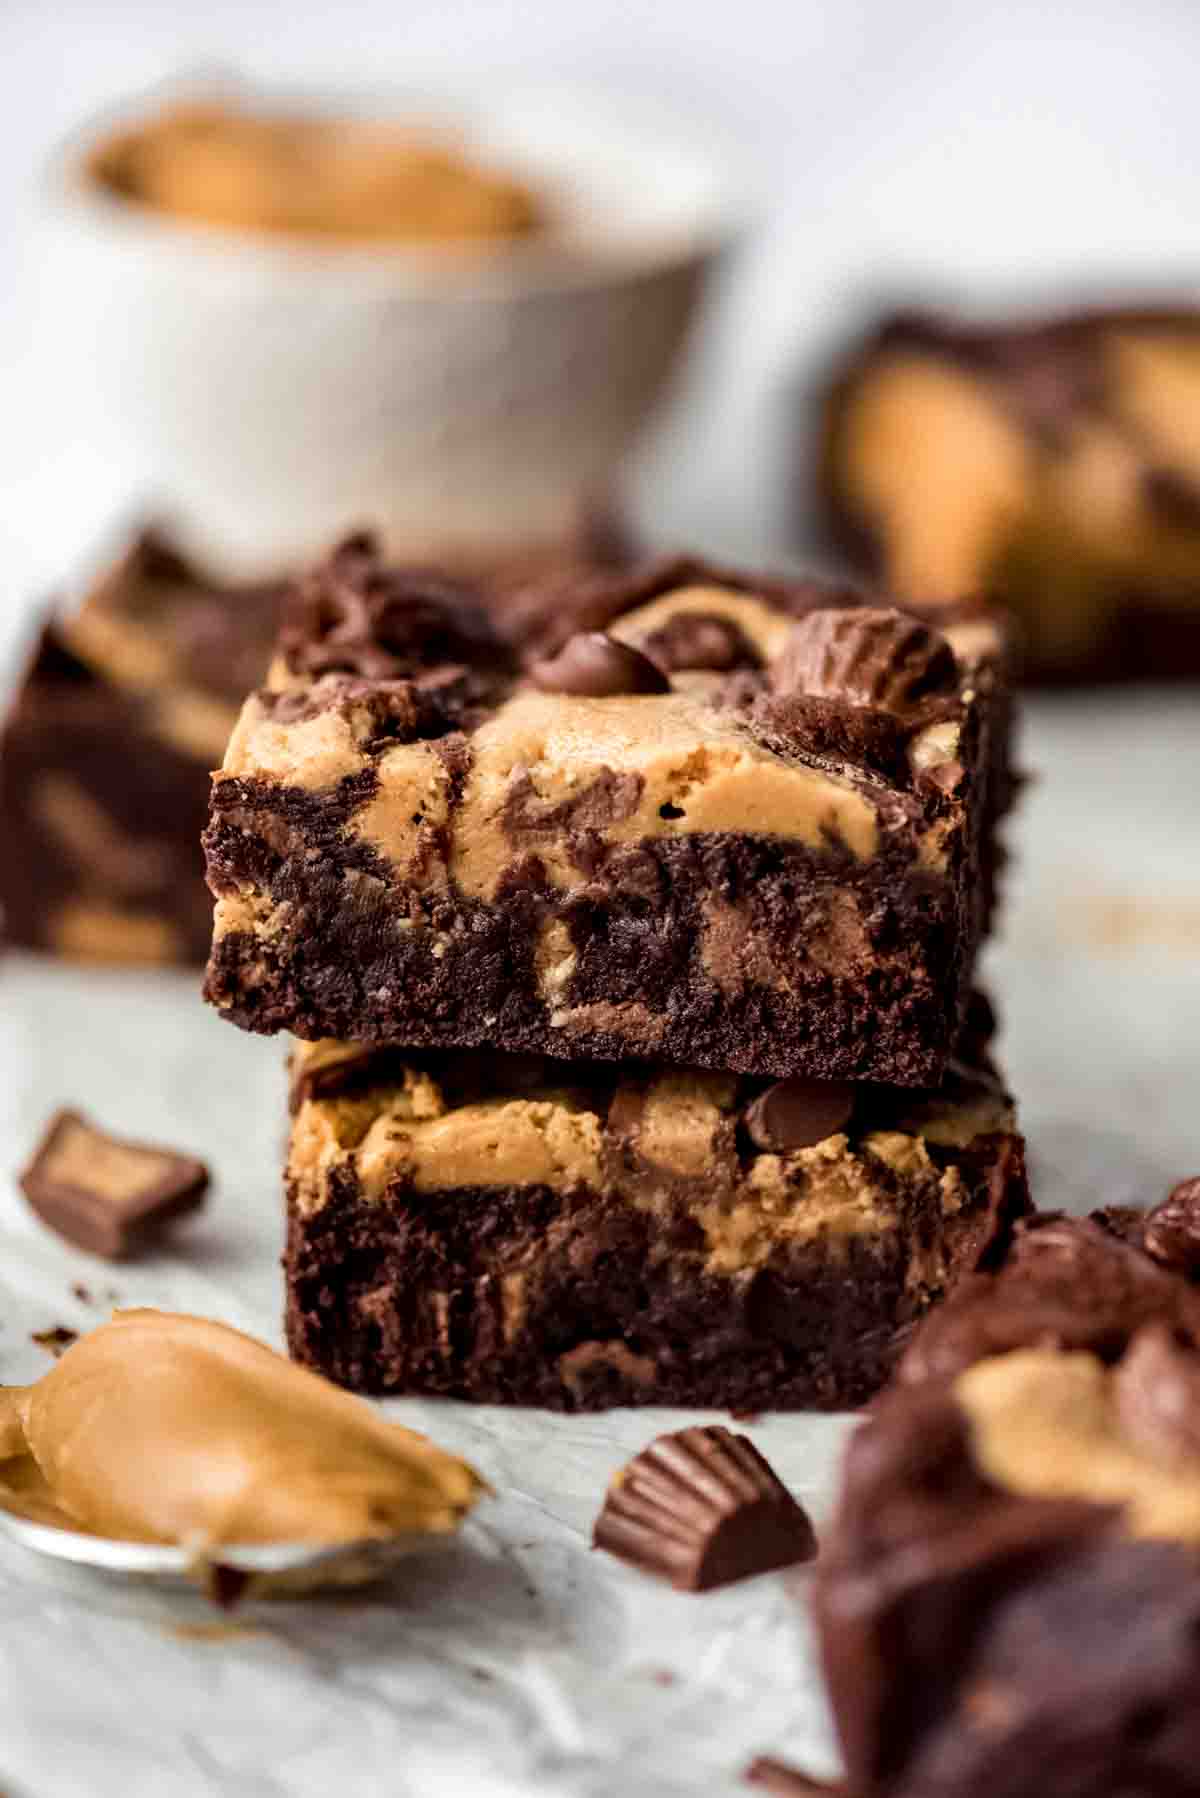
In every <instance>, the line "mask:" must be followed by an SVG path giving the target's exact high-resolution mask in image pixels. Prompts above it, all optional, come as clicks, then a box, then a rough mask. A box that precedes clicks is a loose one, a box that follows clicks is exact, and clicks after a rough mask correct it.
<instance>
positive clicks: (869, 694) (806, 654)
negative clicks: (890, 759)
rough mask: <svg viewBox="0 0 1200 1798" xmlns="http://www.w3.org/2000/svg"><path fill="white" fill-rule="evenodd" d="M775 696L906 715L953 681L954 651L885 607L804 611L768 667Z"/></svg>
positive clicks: (938, 635)
mask: <svg viewBox="0 0 1200 1798" xmlns="http://www.w3.org/2000/svg"><path fill="white" fill-rule="evenodd" d="M771 673H772V681H773V684H774V686H775V688H776V691H778V692H781V693H793V692H799V693H808V694H813V695H815V696H816V697H818V698H825V699H844V700H848V701H849V703H850V704H851V705H861V706H877V707H880V708H882V709H883V710H884V711H887V712H909V711H912V710H913V709H914V708H915V707H916V706H917V705H919V704H920V702H921V701H922V700H924V699H928V698H929V697H930V696H931V695H933V694H936V693H948V692H950V691H951V690H952V689H953V687H954V685H955V681H956V678H957V668H956V664H955V660H954V651H953V650H952V649H951V647H950V645H949V643H948V642H947V641H946V639H945V637H943V636H942V634H941V632H940V631H937V630H934V629H933V628H932V627H931V626H930V625H927V624H922V623H921V622H920V620H919V619H916V618H912V617H909V616H908V615H907V614H905V613H904V612H899V611H896V610H895V608H894V607H891V606H863V607H860V608H859V609H858V610H857V611H845V610H822V611H819V612H810V613H809V615H808V617H807V618H802V619H801V620H800V622H799V623H798V624H795V625H793V626H792V632H791V636H790V637H789V638H788V642H787V646H786V648H785V649H784V651H783V653H782V655H781V656H779V658H778V659H777V661H776V662H775V664H774V666H773V668H772V671H771Z"/></svg>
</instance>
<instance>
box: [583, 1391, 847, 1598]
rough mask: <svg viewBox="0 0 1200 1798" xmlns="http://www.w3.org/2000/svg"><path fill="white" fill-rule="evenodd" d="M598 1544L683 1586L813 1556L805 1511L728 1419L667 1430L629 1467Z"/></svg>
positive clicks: (730, 1579) (746, 1575)
mask: <svg viewBox="0 0 1200 1798" xmlns="http://www.w3.org/2000/svg"><path fill="white" fill-rule="evenodd" d="M592 1546H593V1547H594V1548H603V1549H606V1550H607V1551H608V1553H609V1554H612V1555H616V1557H617V1559H618V1560H622V1561H627V1562H628V1563H629V1564H630V1566H632V1567H637V1568H639V1569H640V1570H641V1571H642V1572H643V1573H648V1574H651V1575H653V1576H654V1577H655V1578H656V1579H661V1580H665V1581H667V1583H668V1584H670V1585H672V1586H675V1587H677V1588H678V1589H679V1590H680V1591H682V1592H709V1591H712V1590H713V1589H714V1588H715V1587H717V1586H728V1585H732V1584H733V1583H734V1582H735V1581H737V1580H743V1579H751V1578H753V1577H754V1576H755V1575H756V1574H759V1573H770V1572H772V1571H774V1570H775V1569H778V1568H781V1567H792V1566H795V1565H796V1564H797V1563H798V1562H801V1561H808V1560H811V1559H812V1557H813V1555H814V1554H815V1553H816V1536H815V1534H814V1532H813V1527H812V1524H811V1522H810V1521H809V1518H808V1515H807V1513H806V1512H805V1511H804V1510H803V1508H802V1507H801V1506H800V1505H799V1504H798V1503H797V1502H796V1500H795V1499H794V1498H793V1497H792V1495H791V1493H790V1492H789V1491H788V1489H787V1487H786V1486H785V1485H784V1484H783V1482H782V1481H781V1480H780V1479H779V1478H778V1476H777V1475H776V1473H775V1472H774V1470H773V1469H772V1467H771V1466H770V1465H769V1463H768V1462H767V1461H765V1460H764V1459H763V1457H762V1456H761V1455H760V1454H759V1452H758V1450H757V1449H756V1448H755V1447H754V1444H753V1443H752V1442H751V1441H750V1440H749V1438H748V1437H746V1436H737V1435H735V1434H734V1433H733V1431H732V1430H727V1429H725V1428H724V1427H723V1426H722V1425H720V1424H714V1425H711V1426H709V1427H708V1428H704V1429H699V1428H693V1429H686V1430H678V1431H676V1432H675V1433H674V1434H673V1435H669V1436H660V1437H658V1438H657V1440H656V1441H654V1442H652V1443H651V1444H650V1446H649V1447H648V1448H645V1449H643V1450H642V1452H641V1454H640V1455H636V1456H635V1457H634V1459H633V1460H632V1461H630V1462H629V1464H628V1466H626V1467H624V1468H622V1470H621V1472H620V1473H619V1474H618V1475H617V1477H616V1479H615V1480H614V1481H613V1483H612V1485H611V1486H610V1487H609V1490H608V1494H607V1496H606V1498H605V1500H604V1506H603V1509H602V1510H601V1512H600V1515H599V1517H598V1518H597V1519H596V1525H595V1529H594V1530H593V1533H592Z"/></svg>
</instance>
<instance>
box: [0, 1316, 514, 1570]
mask: <svg viewBox="0 0 1200 1798" xmlns="http://www.w3.org/2000/svg"><path fill="white" fill-rule="evenodd" d="M484 1490H485V1486H484V1482H483V1481H482V1480H481V1479H480V1477H479V1475H478V1474H476V1473H475V1472H474V1471H473V1469H472V1468H470V1467H469V1466H468V1465H467V1464H466V1462H465V1461H460V1460H459V1459H458V1458H457V1457H456V1456H454V1455H450V1454H447V1453H445V1452H444V1451H443V1450H442V1449H440V1448H438V1447H436V1445H435V1444H434V1443H432V1442H430V1441H428V1440H427V1439H426V1438H425V1437H424V1436H420V1435H418V1434H416V1432H415V1431H413V1430H406V1429H404V1428H402V1427H401V1426H400V1425H398V1424H394V1423H390V1422H388V1421H387V1420H386V1419H385V1418H383V1417H381V1416H379V1415H378V1414H377V1413H376V1412H375V1411H373V1410H372V1409H371V1407H370V1406H369V1405H366V1404H364V1403H363V1401H362V1400H361V1399H357V1398H353V1397H351V1396H350V1395H349V1394H348V1393H345V1392H342V1391H339V1389H338V1388H337V1387H336V1386H333V1385H332V1384H330V1382H329V1381H327V1380H324V1379H322V1378H320V1377H319V1376H318V1375H316V1374H312V1373H308V1372H306V1371H305V1370H304V1369H303V1368H300V1367H296V1366H294V1365H293V1364H292V1363H291V1362H290V1361H286V1360H284V1358H283V1357H282V1356H281V1355H277V1354H275V1353H274V1352H273V1351H272V1350H271V1349H269V1348H267V1347H265V1346H264V1344H262V1343H261V1342H256V1341H255V1340H254V1338H253V1337H250V1336H244V1335H243V1334H242V1333H241V1332H240V1331H239V1330H234V1329H230V1328H229V1327H228V1326H227V1325H225V1324H220V1323H214V1322H212V1321H211V1320H209V1319H206V1318H202V1317H188V1316H181V1315H178V1314H173V1313H171V1312H165V1311H151V1310H136V1311H119V1312H117V1313H115V1315H114V1316H113V1318H112V1320H111V1321H110V1322H109V1323H106V1324H103V1325H101V1327H100V1328H99V1329H97V1330H93V1331H92V1332H91V1333H90V1334H89V1335H87V1336H84V1337H82V1338H81V1339H80V1340H79V1341H78V1342H77V1343H75V1345H74V1346H73V1347H72V1348H70V1349H68V1350H67V1352H66V1353H65V1354H64V1355H63V1356H62V1358H61V1360H59V1361H58V1362H57V1363H56V1365H55V1366H54V1367H53V1368H52V1370H51V1371H50V1372H49V1373H48V1374H46V1375H45V1376H44V1377H43V1378H42V1379H40V1380H38V1381H37V1382H36V1384H34V1385H32V1386H11V1387H5V1388H0V1503H2V1504H3V1505H4V1506H5V1507H6V1508H7V1509H9V1510H11V1511H15V1512H17V1513H18V1514H20V1515H22V1516H25V1517H28V1518H32V1519H33V1520H35V1521H37V1522H41V1523H52V1524H57V1525H59V1526H60V1527H63V1528H68V1529H73V1530H81V1531H84V1532H86V1533H88V1534H92V1535H97V1536H106V1537H110V1538H112V1539H114V1540H117V1541H134V1542H159V1543H174V1544H179V1545H181V1546H184V1547H188V1548H192V1549H194V1550H195V1551H196V1553H197V1555H198V1556H201V1555H203V1554H205V1553H206V1552H207V1551H210V1550H211V1549H213V1548H214V1547H217V1546H218V1545H220V1544H242V1545H248V1544H253V1543H276V1542H311V1543H314V1544H318V1543H319V1544H330V1545H334V1544H339V1543H349V1542H365V1541H386V1540H388V1539H389V1538H393V1537H396V1536H403V1535H410V1534H426V1533H427V1534H429V1535H431V1536H436V1535H444V1534H447V1533H449V1532H451V1531H453V1530H454V1529H456V1528H457V1526H458V1524H459V1523H460V1522H461V1521H462V1519H463V1518H464V1517H465V1516H466V1514H467V1513H468V1511H470V1509H471V1508H472V1506H473V1505H474V1504H475V1502H476V1500H477V1499H478V1498H479V1496H480V1495H481V1493H482V1492H483V1491H484Z"/></svg>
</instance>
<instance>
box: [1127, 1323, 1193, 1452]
mask: <svg viewBox="0 0 1200 1798" xmlns="http://www.w3.org/2000/svg"><path fill="white" fill-rule="evenodd" d="M1113 1393H1114V1396H1115V1398H1116V1406H1117V1417H1118V1419H1119V1421H1120V1425H1121V1431H1122V1434H1123V1435H1124V1436H1125V1437H1126V1438H1127V1439H1128V1440H1129V1441H1130V1442H1132V1443H1134V1444H1135V1445H1136V1446H1137V1447H1138V1448H1140V1449H1142V1450H1143V1451H1144V1452H1145V1453H1146V1454H1148V1455H1150V1456H1152V1457H1153V1458H1154V1459H1155V1460H1156V1461H1162V1462H1164V1463H1165V1464H1166V1465H1167V1466H1174V1465H1177V1464H1178V1463H1179V1462H1181V1461H1182V1462H1187V1461H1192V1462H1195V1461H1197V1460H1200V1355H1198V1354H1197V1353H1196V1350H1195V1348H1194V1347H1192V1348H1185V1347H1183V1346H1182V1344H1181V1343H1179V1342H1177V1341H1176V1339H1175V1338H1174V1337H1173V1336H1172V1334H1171V1332H1170V1330H1169V1329H1167V1328H1166V1327H1165V1326H1164V1325H1163V1324H1148V1325H1146V1327H1145V1328H1144V1329H1142V1330H1139V1331H1138V1333H1137V1335H1136V1336H1135V1337H1134V1339H1133V1341H1132V1343H1131V1344H1130V1346H1129V1348H1128V1349H1127V1350H1126V1352H1125V1354H1124V1356H1123V1357H1122V1359H1121V1362H1120V1365H1119V1366H1118V1368H1117V1371H1116V1374H1115V1375H1114V1377H1113Z"/></svg>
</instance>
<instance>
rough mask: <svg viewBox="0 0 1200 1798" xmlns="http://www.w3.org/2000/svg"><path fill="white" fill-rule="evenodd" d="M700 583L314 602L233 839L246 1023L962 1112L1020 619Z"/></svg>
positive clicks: (283, 660)
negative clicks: (1008, 666)
mask: <svg viewBox="0 0 1200 1798" xmlns="http://www.w3.org/2000/svg"><path fill="white" fill-rule="evenodd" d="M943 622H944V624H945V630H944V631H943V630H939V629H934V628H932V627H931V626H929V625H928V624H927V623H925V622H924V621H923V620H922V619H920V618H918V617H916V616H915V615H909V614H906V613H902V612H899V611H896V610H895V609H894V608H891V607H888V606H885V605H882V604H875V603H871V602H870V601H869V600H868V599H866V598H864V597H863V596H860V595H858V594H854V593H850V592H847V591H845V590H843V589H836V588H830V587H827V586H824V585H821V584H820V583H815V582H811V581H803V582H795V583H791V584H780V583H773V582H769V581H765V580H758V579H756V578H754V577H749V576H744V575H738V574H732V573H729V572H728V571H724V570H719V569H713V568H709V567H706V566H704V565H703V564H699V563H695V562H690V561H685V560H675V561H671V562H668V563H658V564H655V565H652V566H650V567H648V568H643V569H640V570H637V571H634V572H632V573H630V574H629V575H627V576H620V577H611V578H609V577H606V578H596V579H590V580H576V581H573V582H572V581H569V580H568V581H555V580H550V581H548V582H547V583H546V584H545V585H544V586H541V587H535V588H534V589H532V590H526V591H524V592H523V593H522V594H521V596H520V604H519V605H514V606H512V607H510V608H508V609H506V610H503V611H502V612H501V611H498V610H495V609H494V610H493V613H492V615H491V616H490V617H489V615H488V614H487V612H486V610H485V607H484V605H483V604H482V602H481V598H480V595H479V593H478V592H477V591H474V590H472V589H471V588H470V587H469V586H466V585H464V584H462V583H461V582H456V581H452V580H450V579H448V578H443V579H440V580H439V579H435V578H433V577H430V576H425V575H417V574H413V573H411V572H405V571H402V570H395V569H388V568H386V567H384V566H382V565H381V563H380V560H379V558H378V555H377V553H376V551H375V548H374V545H373V544H372V543H371V541H370V540H369V539H366V538H355V539H351V540H349V541H348V542H346V543H345V544H343V545H341V546H340V547H339V548H338V549H337V550H336V551H335V552H334V553H333V555H332V556H331V557H330V558H329V559H328V561H327V562H325V563H324V564H323V565H322V566H320V567H319V568H317V569H316V570H315V571H314V572H313V573H312V574H311V575H310V576H309V577H308V578H307V579H306V580H304V581H302V582H300V583H298V585H297V588H296V589H295V592H294V594H293V596H292V600H291V603H290V608H289V612H288V616H287V619H286V621H285V626H284V629H283V632H282V634H281V641H280V648H279V655H278V656H277V658H276V663H275V667H274V670H273V675H272V679H271V682H270V683H269V685H268V686H267V687H266V688H265V689H263V690H261V691H259V692H257V693H255V694H254V695H252V696H251V697H250V699H249V700H248V701H247V703H246V706H245V708H244V710H243V712H242V716H241V719H240V722H239V724H238V726H237V729H236V731H235V732H234V735H233V737H232V740H231V742H230V745H229V749H228V753H227V754H226V757H225V762H224V766H223V768H222V770H221V771H220V772H219V773H218V775H217V776H216V779H215V781H214V786H213V795H212V810H211V819H210V823H209V827H208V830H207V833H206V837H205V844H206V848H207V854H208V872H209V882H210V885H211V887H212V889H213V892H214V894H215V895H216V896H217V907H216V921H215V935H214V943H213V951H212V956H211V959H210V963H209V971H208V980H207V995H208V997H209V999H210V1000H211V1001H212V1002H213V1003H214V1004H215V1005H216V1006H217V1007H218V1008H219V1009H220V1010H221V1011H223V1012H224V1013H225V1015H226V1016H228V1017H229V1018H230V1019H232V1020H233V1021H234V1022H235V1023H238V1024H241V1025H242V1026H243V1027H245V1028H248V1029H252V1030H258V1031H263V1032H273V1031H279V1030H289V1031H291V1032H292V1033H294V1034H295V1035H298V1036H301V1037H305V1038H309V1039H321V1038H327V1037H341V1038H349V1039H353V1040H355V1041H369V1042H375V1043H389V1042H405V1043H408V1044H410V1045H413V1046H417V1047H439V1048H447V1047H459V1048H471V1047H479V1046H482V1045H493V1046H495V1047H497V1048H501V1049H503V1050H505V1051H508V1052H515V1053H529V1052H534V1053H538V1054H547V1055H554V1056H558V1057H561V1058H567V1059H575V1058H579V1059H597V1058H598V1059H606V1060H611V1061H620V1060H623V1059H626V1058H629V1057H633V1058H641V1059H645V1060H653V1061H656V1062H667V1063H671V1064H673V1065H677V1066H685V1067H686V1066H698V1067H714V1068H720V1069H723V1070H727V1069H736V1070H739V1071H746V1072H753V1073H758V1074H773V1075H778V1076H781V1077H784V1076H789V1075H795V1074H803V1075H806V1076H811V1077H814V1078H819V1079H840V1078H854V1079H879V1080H885V1081H887V1082H889V1083H892V1084H898V1085H908V1086H928V1085H932V1084H936V1082H937V1081H938V1079H940V1077H941V1074H942V1072H943V1070H944V1067H945V1065H946V1062H947V1059H948V1057H949V1055H950V1052H951V1049H952V1047H953V1043H954V1040H955V1037H956V1034H957V1031H958V1027H959V1023H960V1020H961V1015H962V1007H963V1005H964V1003H965V997H966V993H967V990H968V985H967V983H968V981H969V977H970V974H971V970H972V967H973V965H974V960H975V955H976V950H977V947H978V944H979V940H980V937H981V934H982V931H983V927H984V922H985V915H986V910H987V904H988V898H989V894H990V889H991V878H992V871H993V868H994V865H995V862H994V849H993V845H994V833H995V823H996V818H997V815H998V813H999V812H1000V811H1001V810H1002V809H1003V807H1004V806H1005V805H1006V804H1007V802H1008V797H1009V793H1010V789H1011V779H1010V776H1009V773H1008V759H1007V758H1008V702H1007V694H1006V689H1005V685H1004V680H1003V669H1002V633H1001V630H1000V626H999V623H998V621H997V619H996V618H995V616H994V615H993V614H991V613H989V612H988V611H986V610H985V609H982V608H980V607H977V606H968V607H964V608H962V609H961V611H960V612H959V613H958V614H956V616H955V617H954V618H953V619H950V618H947V619H945V620H944V621H943Z"/></svg>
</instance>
